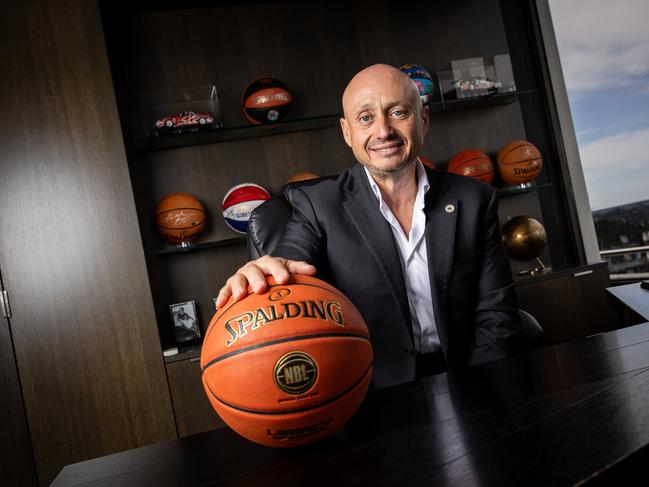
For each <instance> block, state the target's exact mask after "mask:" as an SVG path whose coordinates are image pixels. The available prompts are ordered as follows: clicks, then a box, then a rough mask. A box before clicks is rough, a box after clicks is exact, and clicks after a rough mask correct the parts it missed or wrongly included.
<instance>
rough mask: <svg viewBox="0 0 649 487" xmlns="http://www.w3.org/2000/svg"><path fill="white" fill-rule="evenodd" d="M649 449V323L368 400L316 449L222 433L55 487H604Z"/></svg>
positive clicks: (633, 468) (100, 462) (77, 474)
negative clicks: (285, 446) (575, 486)
mask: <svg viewBox="0 0 649 487" xmlns="http://www.w3.org/2000/svg"><path fill="white" fill-rule="evenodd" d="M647 445H649V323H645V324H641V325H637V326H633V327H629V328H624V329H621V330H617V331H614V332H608V333H605V334H601V335H597V336H594V337H590V338H584V339H580V340H577V341H574V342H570V343H565V344H560V345H556V346H553V347H550V348H546V349H542V350H536V351H534V352H531V353H528V354H524V355H520V356H518V357H513V358H511V359H507V360H502V361H498V362H493V363H490V364H485V365H483V366H480V367H475V368H473V369H471V370H470V371H469V372H468V373H466V374H464V375H462V376H455V375H451V374H441V375H438V376H434V377H430V378H427V379H424V380H420V381H418V382H412V383H408V384H402V385H399V386H395V387H391V388H387V389H382V390H379V391H374V392H372V393H370V394H369V396H368V399H367V401H366V404H365V405H364V406H363V408H362V409H361V411H359V412H358V413H357V414H356V416H355V417H354V419H353V420H352V421H351V422H350V423H348V425H347V427H345V428H344V429H343V431H341V432H339V433H338V434H337V435H336V436H334V437H332V438H330V439H327V440H325V441H323V442H321V443H318V444H315V445H311V446H307V447H303V448H295V449H272V448H267V447H263V446H258V445H255V444H253V443H250V442H249V441H247V440H245V439H242V438H240V437H238V436H237V435H236V434H235V433H233V432H232V431H231V430H229V429H227V428H226V429H222V430H215V431H210V432H207V433H201V434H199V435H194V436H190V437H187V438H183V439H179V440H174V441H169V442H164V443H159V444H156V445H152V446H148V447H144V448H139V449H135V450H130V451H126V452H122V453H117V454H114V455H110V456H106V457H102V458H97V459H94V460H89V461H86V462H81V463H77V464H74V465H68V466H67V467H65V468H64V469H63V470H62V471H61V472H60V474H59V475H58V477H57V478H56V480H55V481H54V483H53V485H54V486H55V487H60V486H71V485H93V486H99V485H101V486H121V485H128V486H133V485H156V486H160V485H173V486H182V485H237V486H239V485H241V486H263V487H270V486H275V485H277V486H282V487H286V486H293V485H306V486H309V487H313V486H320V485H322V486H325V485H326V486H336V487H339V486H348V485H349V486H368V487H369V486H384V485H385V486H387V485H389V486H400V485H408V486H412V487H414V486H419V485H460V486H465V485H498V486H502V485H573V484H576V483H582V482H585V483H588V484H589V485H590V484H592V485H609V484H610V483H612V482H620V481H621V480H622V479H628V478H633V476H634V475H635V474H636V473H637V472H644V466H645V465H646V463H647V458H648V457H649V449H647V448H646V447H647ZM643 476H644V474H643Z"/></svg>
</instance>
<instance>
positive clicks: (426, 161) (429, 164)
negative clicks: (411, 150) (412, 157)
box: [419, 156, 435, 169]
mask: <svg viewBox="0 0 649 487" xmlns="http://www.w3.org/2000/svg"><path fill="white" fill-rule="evenodd" d="M419 160H420V161H421V163H422V164H423V165H424V166H428V167H429V168H431V169H435V164H433V163H432V162H431V161H430V159H426V158H425V157H421V156H419Z"/></svg>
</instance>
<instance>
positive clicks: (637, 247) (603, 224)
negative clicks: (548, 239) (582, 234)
mask: <svg viewBox="0 0 649 487" xmlns="http://www.w3.org/2000/svg"><path fill="white" fill-rule="evenodd" d="M549 4H550V9H551V13H552V21H553V24H554V30H555V34H556V38H557V44H558V46H559V56H560V58H561V66H562V69H563V74H564V78H565V82H566V87H567V90H568V98H569V100H570V108H571V112H572V118H573V122H574V126H575V132H576V136H577V144H578V146H579V153H580V157H581V163H582V166H583V170H584V177H585V180H586V187H587V190H588V198H589V202H590V207H591V210H592V212H593V219H594V221H595V229H596V231H597V240H598V243H599V248H600V251H603V253H602V256H603V258H606V259H607V260H608V261H609V272H610V273H611V274H612V275H613V278H615V277H616V275H618V274H626V276H625V277H626V278H644V279H647V278H649V29H647V27H646V20H647V18H649V2H647V1H646V0H618V1H616V2H611V1H610V0H549ZM623 248H627V249H628V248H634V250H633V251H631V252H626V253H622V254H615V253H609V252H610V251H612V250H615V249H623ZM607 251H609V252H607ZM643 273H647V275H646V276H642V275H640V276H634V274H643ZM620 278H621V276H620Z"/></svg>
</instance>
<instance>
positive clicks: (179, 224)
mask: <svg viewBox="0 0 649 487" xmlns="http://www.w3.org/2000/svg"><path fill="white" fill-rule="evenodd" d="M154 213H155V226H156V229H157V230H158V233H159V234H160V235H161V236H162V238H164V239H165V240H168V241H169V242H171V243H174V244H182V243H186V242H191V241H193V240H195V239H196V237H198V235H199V234H200V233H201V232H202V231H203V229H204V228H205V208H204V207H203V205H202V204H201V202H200V201H198V200H197V199H196V198H194V197H193V196H192V195H190V194H187V193H171V194H168V195H167V196H165V197H164V198H162V199H161V200H160V201H159V202H158V204H157V205H156V207H155V211H154Z"/></svg>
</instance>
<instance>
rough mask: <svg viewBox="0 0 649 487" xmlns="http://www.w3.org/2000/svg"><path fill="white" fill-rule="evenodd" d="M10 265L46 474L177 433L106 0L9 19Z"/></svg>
mask: <svg viewBox="0 0 649 487" xmlns="http://www.w3.org/2000/svg"><path fill="white" fill-rule="evenodd" d="M0 32H2V41H3V42H2V47H0V62H1V63H2V66H3V73H4V75H3V76H2V77H1V78H0V93H2V95H0V96H1V99H0V100H1V101H0V114H1V116H0V161H1V164H2V168H1V171H0V172H1V173H2V178H0V207H2V209H3V210H2V216H1V217H0V267H2V271H3V278H4V283H5V286H6V288H7V289H8V291H9V293H10V294H11V298H12V307H13V313H14V316H13V319H12V322H11V325H12V331H13V337H14V343H15V350H16V359H17V362H18V369H19V372H20V379H21V382H22V385H23V394H24V399H25V408H26V413H27V419H28V423H29V428H30V431H31V435H32V444H33V449H34V456H35V461H36V465H37V469H38V474H39V480H40V482H41V484H43V485H47V484H49V483H50V481H51V480H52V479H53V478H54V476H55V475H56V473H57V472H58V471H59V469H60V468H61V467H62V466H63V465H65V464H67V463H70V462H71V461H76V460H81V459H84V458H91V457H94V456H98V455H103V454H106V453H109V452H115V451H119V450H124V449H128V448H133V447H136V446H141V445H146V444H149V443H153V442H156V441H160V440H163V439H168V438H172V437H174V436H175V434H176V431H175V426H174V422H173V415H172V409H171V401H170V397H169V391H168V386H167V383H166V376H165V370H164V366H163V361H162V356H161V353H160V344H159V338H158V334H157V329H156V323H155V318H154V314H153V307H152V302H151V295H150V290H149V287H148V281H147V279H146V268H145V261H144V258H143V252H142V246H141V242H140V238H139V234H138V231H137V219H136V212H135V207H134V204H133V194H132V190H131V187H130V184H129V183H130V180H129V174H128V170H127V164H126V158H125V154H124V147H123V143H122V141H121V134H120V126H119V120H118V116H117V111H116V106H115V98H114V94H113V90H112V85H111V79H110V72H109V67H108V62H107V56H106V51H105V45H104V40H103V36H102V29H101V22H100V19H99V12H98V7H97V5H96V2H85V1H80V0H66V1H63V2H61V1H44V2H43V1H35V0H34V1H25V2H14V3H10V4H7V5H5V7H4V8H3V16H2V20H0Z"/></svg>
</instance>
